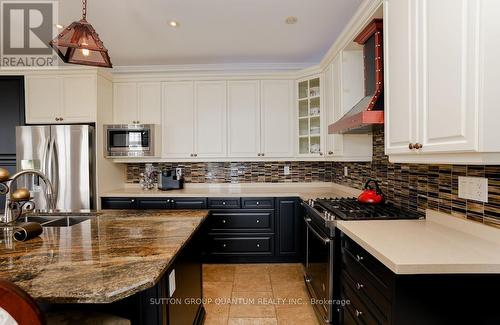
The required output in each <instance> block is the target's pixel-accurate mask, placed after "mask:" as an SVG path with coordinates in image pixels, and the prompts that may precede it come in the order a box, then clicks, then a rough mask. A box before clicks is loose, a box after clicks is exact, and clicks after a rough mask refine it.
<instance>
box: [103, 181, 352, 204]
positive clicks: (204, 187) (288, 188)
mask: <svg viewBox="0 0 500 325" xmlns="http://www.w3.org/2000/svg"><path fill="white" fill-rule="evenodd" d="M360 192H361V191H360V190H357V189H354V188H351V187H348V186H343V185H339V184H335V183H243V184H191V183H190V184H185V187H184V189H182V190H170V191H161V190H150V191H144V190H142V189H141V188H140V186H139V185H137V184H129V185H127V186H124V187H122V188H117V189H115V190H111V191H108V192H106V193H103V194H101V195H100V196H101V197H252V196H257V197H259V196H270V197H300V198H302V199H303V200H308V199H315V198H318V197H339V196H346V197H352V196H358V195H359V193H360Z"/></svg>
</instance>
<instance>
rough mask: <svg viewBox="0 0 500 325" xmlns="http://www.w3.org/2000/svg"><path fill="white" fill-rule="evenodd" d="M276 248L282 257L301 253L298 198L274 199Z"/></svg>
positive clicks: (301, 223)
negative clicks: (275, 209) (275, 208)
mask: <svg viewBox="0 0 500 325" xmlns="http://www.w3.org/2000/svg"><path fill="white" fill-rule="evenodd" d="M276 207H277V211H276V223H277V230H276V232H277V234H278V236H276V241H277V242H276V247H277V248H276V249H277V254H278V255H279V256H282V257H300V256H301V255H302V254H301V253H302V246H303V245H302V233H303V232H302V229H303V224H304V223H303V220H302V215H301V213H300V200H299V199H298V198H292V197H290V198H277V199H276Z"/></svg>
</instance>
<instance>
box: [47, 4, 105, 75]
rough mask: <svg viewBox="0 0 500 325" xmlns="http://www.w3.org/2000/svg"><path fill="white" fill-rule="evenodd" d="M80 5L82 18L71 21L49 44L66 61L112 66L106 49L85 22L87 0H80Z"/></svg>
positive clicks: (90, 26)
mask: <svg viewBox="0 0 500 325" xmlns="http://www.w3.org/2000/svg"><path fill="white" fill-rule="evenodd" d="M82 5H83V9H82V19H81V20H80V21H74V22H73V23H71V25H69V26H68V27H66V28H65V29H64V30H63V31H62V32H61V33H60V34H59V35H57V37H56V38H55V39H53V40H52V41H50V42H49V44H50V46H52V47H53V48H54V49H55V50H56V51H57V54H58V55H59V57H61V59H62V60H63V61H64V62H66V63H72V64H81V65H90V66H96V67H104V68H112V67H113V65H112V64H111V59H110V58H109V55H108V50H107V49H106V48H105V47H104V44H103V43H102V41H101V40H100V38H99V35H98V34H97V33H96V31H95V30H94V27H92V25H91V24H89V23H88V22H87V19H86V18H87V0H82Z"/></svg>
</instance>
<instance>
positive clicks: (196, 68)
mask: <svg viewBox="0 0 500 325" xmlns="http://www.w3.org/2000/svg"><path fill="white" fill-rule="evenodd" d="M313 64H314V63H310V62H303V63H234V64H232V63H227V64H179V65H175V64H174V65H142V66H115V67H114V68H113V74H115V75H117V74H125V73H126V74H133V73H137V74H142V73H158V74H162V73H182V72H188V73H193V72H212V73H214V72H215V73H217V72H235V73H241V72H247V71H252V72H256V71H262V72H277V71H280V72H283V71H298V70H302V69H304V68H307V67H309V66H311V65H313Z"/></svg>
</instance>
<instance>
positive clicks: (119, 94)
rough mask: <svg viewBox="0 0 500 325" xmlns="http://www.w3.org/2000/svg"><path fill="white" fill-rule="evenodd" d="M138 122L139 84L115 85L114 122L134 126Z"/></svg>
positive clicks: (125, 83)
mask: <svg viewBox="0 0 500 325" xmlns="http://www.w3.org/2000/svg"><path fill="white" fill-rule="evenodd" d="M136 120H137V84H136V83H135V82H123V83H121V82H120V83H115V84H113V122H114V123H115V124H133V123H135V121H136Z"/></svg>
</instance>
